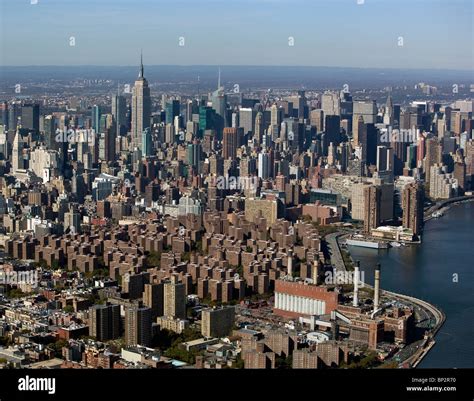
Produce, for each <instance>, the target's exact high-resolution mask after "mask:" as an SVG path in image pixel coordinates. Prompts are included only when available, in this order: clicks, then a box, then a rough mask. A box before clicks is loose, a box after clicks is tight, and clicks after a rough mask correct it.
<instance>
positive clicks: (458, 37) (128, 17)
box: [0, 0, 474, 70]
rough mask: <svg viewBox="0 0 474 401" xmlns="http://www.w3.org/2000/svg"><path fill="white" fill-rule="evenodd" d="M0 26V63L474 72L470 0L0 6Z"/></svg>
mask: <svg viewBox="0 0 474 401" xmlns="http://www.w3.org/2000/svg"><path fill="white" fill-rule="evenodd" d="M0 25H1V28H0V35H1V36H0V65H136V64H137V62H138V58H139V53H140V48H143V52H144V59H145V64H180V65H196V64H209V65H309V66H342V67H382V68H385V67H393V68H447V69H464V70H469V69H473V65H474V60H473V57H474V56H473V41H474V34H473V1H472V0H365V1H364V4H363V5H358V4H357V0H167V1H164V0H37V4H33V5H32V4H31V0H0ZM290 36H291V37H293V38H294V46H289V45H288V38H289V37H290ZM71 37H74V39H75V46H70V38H71ZM179 37H184V40H185V42H184V46H179ZM399 37H403V46H398V38H399Z"/></svg>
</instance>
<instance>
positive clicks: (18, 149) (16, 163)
mask: <svg viewBox="0 0 474 401" xmlns="http://www.w3.org/2000/svg"><path fill="white" fill-rule="evenodd" d="M23 168H24V165H23V141H22V140H21V135H20V132H19V130H17V132H16V135H15V139H14V140H13V151H12V170H13V173H15V172H17V171H18V170H21V169H23Z"/></svg>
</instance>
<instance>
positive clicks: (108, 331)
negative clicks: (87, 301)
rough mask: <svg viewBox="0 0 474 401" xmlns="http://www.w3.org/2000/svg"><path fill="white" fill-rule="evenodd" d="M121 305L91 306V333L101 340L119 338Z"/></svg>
mask: <svg viewBox="0 0 474 401" xmlns="http://www.w3.org/2000/svg"><path fill="white" fill-rule="evenodd" d="M119 324H120V305H94V306H92V307H91V308H89V335H91V336H92V337H95V338H96V339H97V340H99V341H107V340H113V339H114V338H118V337H119V335H120V332H119V328H120V327H119Z"/></svg>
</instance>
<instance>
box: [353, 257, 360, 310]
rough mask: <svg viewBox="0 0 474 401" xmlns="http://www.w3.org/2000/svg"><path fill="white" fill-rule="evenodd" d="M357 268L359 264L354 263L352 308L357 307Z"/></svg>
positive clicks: (358, 273) (357, 262)
mask: <svg viewBox="0 0 474 401" xmlns="http://www.w3.org/2000/svg"><path fill="white" fill-rule="evenodd" d="M359 266H360V262H359V261H356V263H355V267H354V300H353V301H352V305H353V306H359V275H360V272H359Z"/></svg>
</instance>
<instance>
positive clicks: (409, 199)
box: [402, 182, 425, 236]
mask: <svg viewBox="0 0 474 401" xmlns="http://www.w3.org/2000/svg"><path fill="white" fill-rule="evenodd" d="M424 195H425V191H424V189H423V186H422V185H421V184H420V183H419V182H413V183H410V184H408V185H406V186H405V188H403V192H402V209H403V227H405V228H411V229H412V230H413V234H415V235H416V236H419V235H420V234H421V230H422V227H423V199H424Z"/></svg>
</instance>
